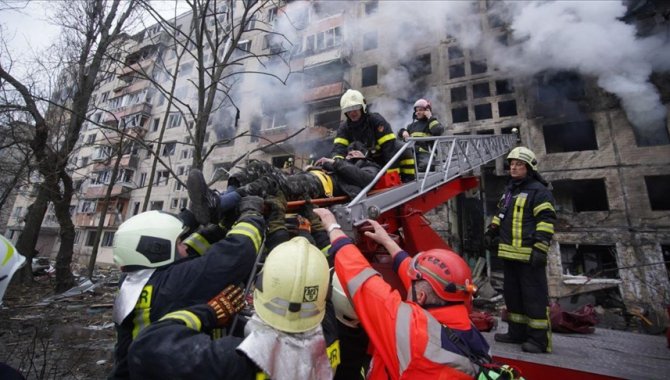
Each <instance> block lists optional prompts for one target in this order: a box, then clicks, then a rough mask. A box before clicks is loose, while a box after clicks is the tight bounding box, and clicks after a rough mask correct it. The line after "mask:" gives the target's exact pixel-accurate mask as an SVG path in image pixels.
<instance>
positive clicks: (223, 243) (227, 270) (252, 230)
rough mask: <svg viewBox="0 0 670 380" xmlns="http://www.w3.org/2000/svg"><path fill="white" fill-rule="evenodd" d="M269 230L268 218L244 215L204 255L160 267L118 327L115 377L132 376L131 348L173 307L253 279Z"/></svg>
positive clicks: (207, 296) (125, 377) (112, 375)
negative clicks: (140, 333) (129, 353)
mask: <svg viewBox="0 0 670 380" xmlns="http://www.w3.org/2000/svg"><path fill="white" fill-rule="evenodd" d="M264 233H265V221H264V219H263V217H261V216H246V217H243V218H240V220H238V222H237V223H236V224H235V225H233V227H232V228H231V229H230V231H229V232H228V234H227V235H226V238H225V239H223V240H220V241H218V242H216V243H214V244H212V245H211V247H209V249H207V251H206V252H205V254H204V255H203V256H202V257H196V258H191V259H184V260H181V261H178V262H176V263H174V264H172V265H168V266H165V267H163V268H159V269H158V270H156V271H155V272H154V273H153V274H152V275H151V278H150V279H149V281H148V282H147V284H146V285H145V286H144V289H143V290H142V295H141V296H140V298H139V299H138V301H137V305H136V306H135V309H134V310H133V312H131V313H130V315H128V316H127V317H126V318H125V319H124V320H123V323H121V325H120V326H116V330H117V342H116V346H115V350H114V351H115V352H114V356H115V359H114V360H115V363H114V368H113V369H112V373H111V375H110V378H111V379H127V378H129V376H130V375H129V373H128V366H127V361H126V359H127V352H128V347H129V346H130V343H131V342H132V340H133V339H134V338H135V337H136V336H137V335H138V334H139V332H140V331H141V330H142V329H143V328H145V327H147V326H148V325H149V324H151V323H152V322H155V321H157V320H158V319H160V318H161V317H162V316H163V315H165V314H167V313H169V312H171V311H174V310H178V309H181V308H184V307H186V306H189V305H193V304H199V303H205V302H207V301H208V300H209V299H211V298H212V297H214V296H215V295H217V294H218V293H219V292H220V291H221V290H223V288H225V287H226V286H227V285H229V284H243V283H244V282H245V281H247V280H248V277H249V273H250V272H251V269H252V267H253V265H254V262H255V259H256V254H257V253H258V250H259V249H260V245H261V242H262V240H263V235H264Z"/></svg>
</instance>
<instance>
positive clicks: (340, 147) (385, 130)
mask: <svg viewBox="0 0 670 380" xmlns="http://www.w3.org/2000/svg"><path fill="white" fill-rule="evenodd" d="M354 141H359V142H362V143H363V144H364V145H365V147H366V148H368V150H369V151H370V153H371V159H372V160H373V161H375V162H376V163H377V164H379V165H380V166H384V165H386V163H388V162H389V161H390V160H391V158H393V156H394V155H395V154H396V152H397V151H398V146H397V145H396V142H397V141H396V137H395V134H394V133H393V129H391V125H390V124H389V123H388V122H387V121H386V119H384V117H383V116H382V115H380V114H378V113H363V115H362V116H361V119H360V120H358V121H357V122H352V121H351V120H349V119H347V120H345V121H343V122H342V124H341V125H340V127H339V128H338V129H337V135H336V136H335V140H333V150H332V153H331V156H332V157H333V158H342V159H344V158H345V157H346V156H347V148H348V147H349V144H351V143H352V142H354ZM388 171H389V172H393V171H395V172H398V173H399V174H407V175H414V174H415V170H414V158H412V157H411V156H410V155H404V156H403V157H400V159H399V160H398V161H396V162H395V163H394V164H393V166H391V168H389V170H388Z"/></svg>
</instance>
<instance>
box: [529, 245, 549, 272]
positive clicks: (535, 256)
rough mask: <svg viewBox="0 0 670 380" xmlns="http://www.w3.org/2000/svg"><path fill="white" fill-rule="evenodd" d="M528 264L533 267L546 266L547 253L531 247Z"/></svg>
mask: <svg viewBox="0 0 670 380" xmlns="http://www.w3.org/2000/svg"><path fill="white" fill-rule="evenodd" d="M528 264H530V266H531V267H533V268H541V267H544V266H546V265H547V254H546V253H544V252H542V251H540V250H538V249H535V248H533V250H532V251H531V252H530V260H528Z"/></svg>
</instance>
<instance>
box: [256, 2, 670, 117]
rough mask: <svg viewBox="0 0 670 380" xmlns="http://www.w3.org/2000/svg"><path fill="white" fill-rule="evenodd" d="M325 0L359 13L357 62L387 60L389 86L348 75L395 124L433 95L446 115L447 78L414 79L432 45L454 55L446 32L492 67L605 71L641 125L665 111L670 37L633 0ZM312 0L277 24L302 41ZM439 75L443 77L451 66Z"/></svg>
mask: <svg viewBox="0 0 670 380" xmlns="http://www.w3.org/2000/svg"><path fill="white" fill-rule="evenodd" d="M316 3H317V4H319V8H320V9H328V10H329V11H331V12H332V10H333V9H335V8H339V9H341V10H342V11H344V12H345V15H346V14H349V13H351V12H355V13H358V14H359V17H352V18H350V19H348V20H346V21H345V22H346V24H345V25H344V28H343V38H344V39H345V41H344V42H343V43H344V44H346V45H349V46H352V47H353V51H355V52H356V55H357V56H355V57H352V58H351V60H352V62H353V64H354V65H357V66H358V65H360V66H367V65H373V64H376V65H377V66H378V83H379V87H380V90H381V91H377V90H368V89H367V88H365V87H363V88H360V87H358V83H356V82H358V81H357V80H351V78H345V80H349V82H350V83H352V85H353V87H354V88H356V89H358V90H360V91H361V92H363V94H364V95H369V98H373V100H372V103H373V104H372V107H371V109H372V111H373V112H379V113H381V114H382V115H383V116H384V117H385V118H386V119H387V120H388V121H389V122H390V123H391V125H392V127H393V129H394V130H398V129H399V128H401V127H404V126H405V125H406V124H407V123H409V122H410V121H411V115H412V108H411V107H412V104H413V102H414V101H415V100H416V99H419V98H429V99H430V100H431V101H432V102H433V109H434V111H436V112H437V113H438V116H439V114H440V113H446V112H448V111H449V106H448V104H445V101H444V99H441V98H440V97H439V95H438V94H440V93H441V92H442V91H441V90H440V89H439V88H438V85H439V83H430V82H427V81H425V79H424V80H423V81H422V80H421V79H417V80H412V71H413V70H415V69H417V67H416V66H417V65H419V64H420V62H418V60H417V56H418V55H421V54H426V53H430V54H431V59H432V61H433V64H432V67H433V69H435V68H437V67H440V66H438V65H437V64H435V63H436V62H438V61H441V60H444V59H445V58H446V57H442V56H438V54H437V52H438V50H437V49H436V48H435V47H436V46H439V44H441V43H444V41H446V40H447V36H451V37H454V38H455V39H456V40H457V42H458V44H459V45H460V47H461V48H463V49H470V50H471V51H472V52H473V54H474V55H475V56H481V57H485V58H486V59H487V61H488V66H489V71H491V70H492V69H493V68H495V69H496V70H498V71H499V72H500V74H501V75H502V76H506V77H514V78H519V79H524V78H532V77H533V76H534V75H535V74H538V73H540V72H543V71H575V72H577V73H579V74H581V75H584V76H586V77H593V78H597V83H598V85H599V86H600V87H602V88H603V89H604V90H606V91H608V92H610V93H613V94H615V95H616V96H617V97H618V98H619V99H620V100H621V104H622V106H623V108H624V110H625V112H626V114H627V116H628V118H629V120H630V121H631V122H632V124H634V125H635V126H637V127H640V128H644V127H649V126H655V125H658V123H663V122H664V120H665V117H666V108H665V107H664V106H663V105H662V104H661V100H660V96H659V94H658V90H657V89H656V88H655V87H654V86H653V85H652V84H651V83H650V82H649V77H650V75H651V73H652V71H654V70H668V69H670V46H669V45H670V44H669V42H668V38H667V36H650V37H644V38H640V37H638V36H636V28H635V26H634V25H632V24H627V23H625V22H623V21H621V20H620V18H621V17H622V16H624V15H625V13H626V6H625V5H624V4H623V3H622V2H619V1H500V2H491V3H492V4H493V7H492V8H491V9H488V10H483V8H482V7H483V6H484V3H482V2H479V1H474V2H467V1H380V2H378V6H377V9H376V10H375V11H374V13H373V14H371V15H362V14H361V13H364V10H363V9H364V7H365V5H364V4H362V3H356V2H342V1H318V2H316ZM308 6H309V3H308V2H291V3H290V4H289V5H288V6H287V7H285V8H284V10H285V12H286V14H287V15H288V16H289V17H286V15H282V14H280V17H279V20H278V22H277V24H276V26H275V30H276V31H277V32H279V33H283V34H284V36H286V38H287V39H288V40H290V41H296V42H297V40H298V38H299V36H300V35H301V34H302V32H300V31H296V28H295V25H296V22H295V21H296V20H299V19H300V17H303V16H298V15H304V14H305V12H306V7H308ZM352 7H353V8H352ZM482 11H484V12H485V16H487V17H498V18H501V19H503V20H504V21H505V22H506V23H507V25H508V30H509V31H510V34H511V39H510V40H511V41H510V43H509V44H508V45H509V46H505V45H502V44H500V43H499V42H498V41H497V37H496V36H492V35H488V34H484V33H483V32H482V28H481V25H482V21H483V18H482ZM312 12H314V11H312ZM370 32H376V33H377V35H378V46H377V48H376V49H374V50H370V51H361V49H360V47H361V45H362V39H363V36H364V35H365V34H367V33H370ZM444 66H445V65H442V67H444ZM432 75H433V76H434V77H437V78H441V77H443V76H445V75H447V73H435V72H433V73H432ZM352 76H353V75H352ZM440 82H441V80H440ZM283 91H286V93H285V94H290V96H299V95H298V94H299V93H300V92H301V91H305V90H304V88H302V84H298V83H297V82H292V81H289V84H288V86H287V87H286V88H284V90H283ZM258 93H259V94H263V93H264V92H263V91H259V92H258ZM271 93H272V94H273V96H275V95H276V94H277V92H276V91H273V92H271ZM375 93H381V94H385V95H383V96H381V97H380V96H375V95H376V94H375ZM369 100H370V99H369Z"/></svg>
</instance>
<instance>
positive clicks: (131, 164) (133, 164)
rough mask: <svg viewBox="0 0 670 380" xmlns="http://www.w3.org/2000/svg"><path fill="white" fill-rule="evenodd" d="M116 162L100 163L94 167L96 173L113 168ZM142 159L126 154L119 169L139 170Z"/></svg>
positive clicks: (135, 155) (112, 160)
mask: <svg viewBox="0 0 670 380" xmlns="http://www.w3.org/2000/svg"><path fill="white" fill-rule="evenodd" d="M115 162H116V160H114V159H111V160H109V162H98V163H96V164H95V165H93V171H94V172H100V171H103V170H105V169H108V168H113V167H114V163H115ZM139 162H140V158H139V156H138V155H137V154H124V155H123V156H122V157H121V162H120V163H119V169H137V165H138V164H139Z"/></svg>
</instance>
